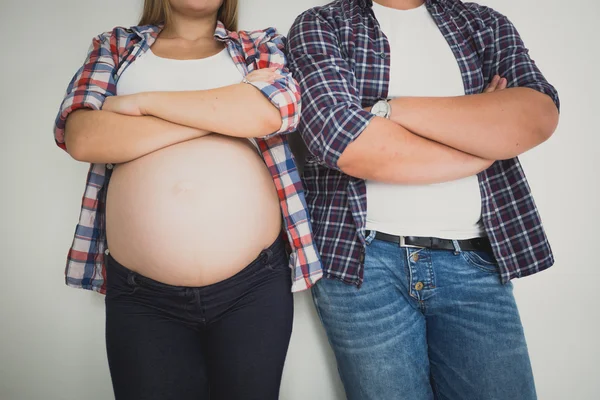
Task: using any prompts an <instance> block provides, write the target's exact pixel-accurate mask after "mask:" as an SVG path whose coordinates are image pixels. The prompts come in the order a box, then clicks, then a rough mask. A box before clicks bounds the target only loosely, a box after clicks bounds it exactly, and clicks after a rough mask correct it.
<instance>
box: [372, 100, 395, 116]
mask: <svg viewBox="0 0 600 400" xmlns="http://www.w3.org/2000/svg"><path fill="white" fill-rule="evenodd" d="M391 113H392V107H391V106H390V103H388V101H387V100H379V101H378V102H377V103H375V104H374V105H373V107H372V108H371V114H375V115H377V116H378V117H383V118H387V119H389V118H390V114H391Z"/></svg>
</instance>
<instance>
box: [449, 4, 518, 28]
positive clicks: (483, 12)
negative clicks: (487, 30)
mask: <svg viewBox="0 0 600 400" xmlns="http://www.w3.org/2000/svg"><path fill="white" fill-rule="evenodd" d="M450 1H451V2H455V3H461V4H462V6H463V7H464V9H465V10H466V11H467V12H469V13H471V14H472V16H473V17H474V18H476V19H478V20H479V21H480V22H481V23H482V24H483V25H484V26H486V27H488V26H495V25H498V24H500V23H505V22H508V18H507V17H506V16H505V15H504V14H502V13H500V12H498V11H496V10H494V9H493V8H491V7H488V6H484V5H481V4H478V3H472V2H467V3H462V2H459V1H456V0H450Z"/></svg>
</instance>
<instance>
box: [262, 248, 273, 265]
mask: <svg viewBox="0 0 600 400" xmlns="http://www.w3.org/2000/svg"><path fill="white" fill-rule="evenodd" d="M262 258H264V260H265V262H266V263H268V262H269V261H271V259H272V258H273V250H271V248H270V247H269V248H268V249H264V250H263V252H262Z"/></svg>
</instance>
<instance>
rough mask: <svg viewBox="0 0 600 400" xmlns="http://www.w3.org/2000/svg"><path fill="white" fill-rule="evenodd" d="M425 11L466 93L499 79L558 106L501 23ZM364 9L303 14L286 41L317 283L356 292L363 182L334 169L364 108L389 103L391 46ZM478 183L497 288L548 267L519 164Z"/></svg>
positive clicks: (466, 10)
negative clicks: (296, 91) (324, 280)
mask: <svg viewBox="0 0 600 400" xmlns="http://www.w3.org/2000/svg"><path fill="white" fill-rule="evenodd" d="M426 6H427V9H428V10H429V12H430V14H431V15H432V17H433V18H434V20H435V21H436V23H437V25H438V27H439V29H440V31H441V32H442V34H443V35H444V37H445V38H446V40H447V42H448V45H449V46H450V48H451V49H452V51H453V53H454V55H455V57H456V60H457V62H458V64H459V66H460V70H461V73H462V78H463V81H464V86H465V94H467V95H470V94H476V93H481V92H482V91H483V89H484V87H485V85H486V84H487V83H488V82H489V81H490V80H491V78H492V77H493V76H494V75H495V74H499V75H501V76H503V77H505V78H507V79H508V82H509V87H529V88H531V89H535V90H537V91H540V92H542V93H545V94H547V95H548V96H550V97H551V98H552V99H553V100H554V102H555V103H556V106H557V107H559V100H558V94H557V92H556V90H555V89H554V88H553V87H552V86H551V85H550V84H549V83H548V82H547V81H546V80H545V79H544V77H543V75H542V74H541V72H540V71H539V69H538V68H537V66H536V65H535V63H534V62H533V60H532V59H531V58H530V57H529V55H528V50H527V49H526V48H525V46H524V44H523V42H522V41H521V38H520V37H519V34H518V32H517V30H516V29H515V27H514V26H513V25H512V24H511V22H510V21H509V20H508V19H507V18H506V17H505V16H503V15H502V14H500V13H498V12H496V11H494V10H492V9H490V8H487V7H484V6H480V5H478V4H474V3H462V2H461V1H458V0H427V1H426ZM371 7H372V1H371V0H337V1H333V2H332V3H329V4H328V5H325V6H322V7H316V8H313V9H310V10H308V11H306V12H304V13H303V14H302V15H300V16H299V17H298V18H297V19H296V21H295V23H294V25H293V26H292V29H291V31H290V34H289V36H288V61H289V66H290V70H291V71H292V72H293V73H294V75H295V77H296V79H297V80H298V82H299V83H300V88H301V92H302V99H303V104H304V108H303V114H302V118H301V121H300V125H299V131H300V133H301V134H302V136H303V138H304V141H305V143H306V144H307V147H308V149H309V151H310V153H311V154H310V155H309V156H308V157H307V160H306V166H305V171H304V183H305V187H306V196H307V200H308V204H309V210H310V212H311V218H312V222H313V227H314V231H315V239H316V241H317V245H318V248H319V251H320V253H321V257H322V259H323V264H324V266H325V275H326V277H328V278H335V279H339V280H342V281H344V282H346V283H350V284H354V285H357V286H360V285H361V283H362V281H363V274H364V271H363V260H364V247H365V226H366V216H367V195H366V194H367V193H366V184H365V182H364V180H361V179H357V178H353V177H350V176H348V175H345V174H344V173H342V172H341V171H340V170H339V168H338V166H337V162H338V159H339V157H340V155H341V154H342V153H343V151H344V150H345V148H346V147H347V146H348V145H349V144H350V143H352V141H354V140H355V139H356V138H357V137H358V136H359V135H360V134H361V132H362V131H363V130H364V129H365V128H366V127H367V125H368V124H369V122H370V120H371V119H372V118H373V117H374V116H373V115H372V114H370V113H368V112H366V111H364V110H363V107H367V106H372V105H373V104H374V103H375V102H376V101H377V100H379V99H385V98H387V96H388V88H389V76H390V56H389V55H390V48H389V43H388V41H387V38H386V37H385V35H384V34H383V33H382V32H381V29H380V27H379V24H378V23H377V21H376V19H375V16H374V14H373V12H372V10H371ZM406 62H410V60H407V61H406ZM478 177H479V182H480V188H481V193H482V218H483V221H484V225H485V228H486V231H487V234H488V236H489V238H490V240H491V242H492V247H493V250H494V254H495V256H496V258H497V259H498V262H499V264H500V267H501V275H502V280H503V282H508V281H509V280H510V279H512V278H516V277H522V276H526V275H531V274H533V273H536V272H538V271H541V270H544V269H546V268H548V267H550V266H551V265H552V264H553V263H554V259H553V256H552V251H551V249H550V245H549V243H548V240H547V238H546V235H545V233H544V230H543V228H542V222H541V219H540V217H539V215H538V212H537V209H536V206H535V203H534V201H533V198H532V195H531V191H530V189H529V186H528V184H527V180H526V178H525V174H524V173H523V170H522V168H521V165H520V164H519V160H518V159H517V158H514V159H511V160H505V161H498V162H496V163H495V164H494V165H492V166H491V167H490V168H489V169H488V170H486V171H484V172H482V173H480V174H479V176H478Z"/></svg>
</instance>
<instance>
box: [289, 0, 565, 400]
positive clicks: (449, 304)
mask: <svg viewBox="0 0 600 400" xmlns="http://www.w3.org/2000/svg"><path fill="white" fill-rule="evenodd" d="M288 50H289V54H288V57H289V61H290V67H291V70H292V71H293V73H294V77H295V78H296V79H297V80H298V81H299V83H300V86H301V89H302V92H303V94H302V96H303V105H304V106H303V116H302V120H301V122H300V126H299V130H300V133H301V134H302V137H303V139H304V141H305V142H306V144H307V147H308V149H309V150H310V153H311V154H310V155H309V156H308V157H307V160H306V166H305V173H304V174H305V176H304V180H305V186H306V190H307V199H308V204H309V207H310V210H311V212H312V222H313V228H314V231H315V234H316V240H317V244H318V246H319V250H320V251H321V256H322V258H323V261H324V265H325V267H326V277H327V278H329V279H326V280H323V281H321V282H320V283H319V284H317V285H316V287H315V288H314V290H313V296H314V300H315V304H316V306H317V309H318V311H319V315H320V317H321V320H322V322H323V324H324V326H325V328H326V330H327V334H328V337H329V341H330V343H331V345H332V347H333V350H334V352H335V354H336V358H337V362H338V367H339V371H340V375H341V378H342V381H343V383H344V386H345V389H346V394H347V396H348V398H349V399H360V400H365V399H375V400H388V399H404V398H406V399H411V400H420V399H432V398H436V399H453V400H471V399H473V400H474V399H479V400H481V399H485V400H495V399H502V400H506V399H511V400H529V399H534V398H536V394H535V386H534V382H533V376H532V371H531V365H530V361H529V356H528V352H527V346H526V343H525V338H524V334H523V328H522V324H521V321H520V318H519V314H518V311H517V307H516V304H515V300H514V297H513V293H512V285H511V283H510V280H511V279H513V278H517V277H523V276H527V275H531V274H534V273H536V272H539V271H542V270H544V269H546V268H548V267H550V266H551V265H552V264H553V262H554V260H553V257H552V252H551V249H550V246H549V244H548V241H547V238H546V236H545V234H544V231H543V228H542V223H541V220H540V217H539V215H538V213H537V210H536V207H535V204H534V201H533V198H532V196H531V192H530V189H529V186H528V184H527V181H526V179H525V175H524V174H523V171H522V169H521V166H520V164H519V161H518V159H517V158H516V157H517V156H518V155H520V154H521V153H523V152H525V151H527V150H529V149H531V148H533V147H535V146H537V145H539V144H540V143H542V142H544V141H545V140H547V139H548V138H549V137H550V136H551V135H552V133H553V132H554V130H555V129H556V125H557V123H558V107H559V100H558V95H557V92H556V90H555V89H554V88H553V87H552V86H551V85H550V84H549V83H548V82H546V80H545V79H544V77H543V75H542V74H541V73H540V71H539V70H538V68H537V66H536V65H535V64H534V62H533V61H532V60H531V59H530V58H529V56H528V51H527V49H526V48H525V47H524V45H523V42H522V41H521V39H520V37H519V35H518V33H517V31H516V29H515V28H514V26H513V25H512V24H511V23H510V21H509V20H508V19H507V18H506V17H505V16H503V15H501V14H500V13H498V12H496V11H494V10H492V9H490V8H487V7H484V6H480V5H477V4H473V3H462V2H460V1H458V0H427V1H425V2H424V1H423V0H377V1H376V2H375V3H373V2H372V1H371V0H337V1H334V2H332V3H330V4H328V5H325V6H322V7H317V8H313V9H311V10H308V11H306V12H305V13H303V14H302V15H301V16H300V17H298V19H297V20H296V22H295V23H294V25H293V27H292V29H291V31H290V35H289V42H288Z"/></svg>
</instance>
